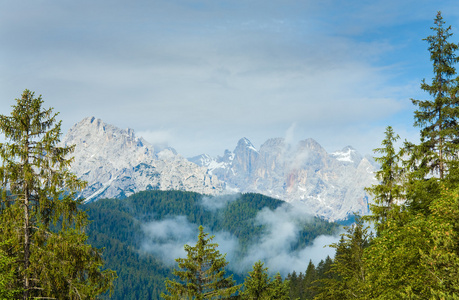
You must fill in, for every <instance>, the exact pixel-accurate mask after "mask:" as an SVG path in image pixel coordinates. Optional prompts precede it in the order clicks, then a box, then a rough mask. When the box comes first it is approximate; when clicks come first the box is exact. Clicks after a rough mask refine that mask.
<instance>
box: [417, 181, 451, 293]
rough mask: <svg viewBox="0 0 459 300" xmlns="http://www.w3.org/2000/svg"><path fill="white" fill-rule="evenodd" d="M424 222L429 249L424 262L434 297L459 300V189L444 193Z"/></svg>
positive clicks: (422, 258)
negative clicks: (458, 299) (427, 232)
mask: <svg viewBox="0 0 459 300" xmlns="http://www.w3.org/2000/svg"><path fill="white" fill-rule="evenodd" d="M431 207H432V209H431V210H432V214H431V215H430V216H429V217H428V218H427V219H425V224H424V226H425V227H426V228H429V237H430V238H429V240H428V243H429V247H428V248H427V249H426V250H424V251H421V260H422V262H423V264H424V265H425V267H426V268H427V270H428V272H429V273H430V275H431V277H432V285H431V293H432V295H433V296H434V297H436V298H438V299H456V298H459V189H458V188H456V189H454V190H452V191H450V190H446V189H445V190H444V191H442V196H441V197H439V198H437V199H436V200H435V201H434V202H433V203H432V205H431Z"/></svg>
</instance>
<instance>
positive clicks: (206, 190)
mask: <svg viewBox="0 0 459 300" xmlns="http://www.w3.org/2000/svg"><path fill="white" fill-rule="evenodd" d="M61 143H62V144H63V145H67V146H68V145H75V152H74V153H73V156H74V162H73V163H72V165H71V170H72V172H73V173H75V174H76V175H77V176H78V177H79V178H81V179H83V180H85V181H87V182H88V186H87V188H86V189H85V190H84V191H83V193H82V196H83V197H85V198H86V201H93V200H96V199H99V198H123V197H127V196H129V195H131V194H133V193H135V192H138V191H142V190H185V191H194V192H198V193H203V194H209V195H215V194H219V193H221V192H222V191H223V186H222V184H221V182H220V181H219V180H218V179H217V177H216V176H214V175H212V174H209V173H208V171H207V169H206V168H203V167H199V166H198V165H196V164H194V163H192V162H190V161H188V160H187V159H185V158H183V157H182V156H180V155H177V153H176V152H175V150H174V149H172V148H167V149H163V150H161V151H156V150H155V149H154V147H153V146H152V145H150V144H149V143H148V142H146V141H145V140H143V139H142V138H138V137H136V136H135V134H134V131H133V130H132V129H125V130H123V129H119V128H117V127H115V126H113V125H110V124H106V123H104V122H103V121H102V120H100V119H96V118H94V117H89V118H85V119H84V120H82V121H81V122H79V123H77V124H75V125H74V126H73V127H72V128H71V129H70V130H69V132H68V133H67V134H66V135H65V137H64V138H63V140H62V141H61Z"/></svg>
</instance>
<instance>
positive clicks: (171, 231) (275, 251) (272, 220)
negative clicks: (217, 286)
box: [141, 197, 339, 276]
mask: <svg viewBox="0 0 459 300" xmlns="http://www.w3.org/2000/svg"><path fill="white" fill-rule="evenodd" d="M218 198H221V197H218ZM222 199H223V200H222ZM222 199H220V201H218V202H216V201H214V200H215V198H209V199H206V198H205V197H204V199H203V203H202V204H203V205H204V206H205V207H206V208H207V209H209V210H215V209H219V208H222V207H224V205H227V204H228V203H229V202H230V201H233V200H234V199H233V198H231V197H227V198H225V197H223V198H222ZM255 220H256V222H257V223H258V224H260V225H265V229H266V230H265V234H264V235H262V237H261V239H260V240H259V242H258V243H256V244H251V245H249V247H248V250H247V251H246V253H245V255H241V248H240V243H239V241H238V239H237V238H236V237H235V236H234V235H232V234H230V233H229V232H210V231H209V230H208V229H206V228H204V231H205V232H207V233H209V234H210V235H214V236H215V238H214V240H213V241H214V242H215V243H217V244H218V245H219V247H218V250H219V251H220V253H222V254H225V253H226V260H227V261H228V262H229V265H228V267H227V268H228V269H230V270H232V271H234V272H237V273H242V274H244V273H247V272H248V271H251V269H252V266H253V264H254V263H255V262H256V261H258V260H261V261H262V262H264V263H265V266H266V267H268V271H269V273H271V274H275V273H277V272H279V273H280V274H281V275H282V276H286V275H287V274H288V273H291V272H293V271H296V272H305V270H306V268H307V266H308V263H309V260H312V262H313V263H314V264H315V265H317V264H318V263H319V262H320V261H321V260H323V259H325V258H326V257H327V255H329V256H330V257H333V256H334V255H335V249H334V248H330V247H327V245H330V244H332V243H337V242H338V241H339V233H337V234H336V235H332V236H329V235H322V236H319V237H317V238H316V239H315V240H314V241H313V242H312V245H310V246H307V247H303V248H300V249H296V250H292V246H293V245H294V244H295V243H296V242H297V240H298V238H299V233H300V231H301V228H302V224H303V225H304V224H305V223H306V222H312V220H313V217H312V216H310V215H309V214H308V210H307V207H306V206H305V205H302V204H298V205H291V204H288V205H287V204H286V205H283V206H280V207H278V208H277V209H275V210H270V209H267V208H265V209H263V210H261V211H260V212H259V213H258V214H257V216H256V219H255ZM142 230H143V232H144V234H145V237H146V238H145V240H144V241H143V243H142V247H141V250H143V251H146V252H149V253H152V254H155V255H157V256H158V257H160V258H161V259H162V260H163V261H164V263H166V264H167V265H169V266H173V265H175V259H176V258H179V257H182V258H184V257H186V252H185V250H184V248H183V246H184V245H185V244H188V245H190V246H194V245H195V244H196V241H197V236H198V226H197V225H196V224H192V223H190V222H188V220H187V219H186V217H184V216H176V217H173V218H169V219H166V220H161V221H154V222H149V223H146V224H143V226H142Z"/></svg>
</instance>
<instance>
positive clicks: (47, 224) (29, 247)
mask: <svg viewBox="0 0 459 300" xmlns="http://www.w3.org/2000/svg"><path fill="white" fill-rule="evenodd" d="M42 104H43V100H42V99H41V96H40V97H38V98H34V93H32V92H30V91H28V90H25V91H24V93H23V94H22V97H21V98H20V99H16V105H13V111H12V113H11V116H4V115H0V132H1V133H3V134H4V136H5V138H6V140H7V141H9V143H2V144H0V157H1V160H2V165H1V167H0V180H1V189H2V198H1V203H0V224H2V226H1V228H0V241H1V242H2V248H4V247H5V244H3V242H4V241H7V240H8V241H10V242H9V243H8V245H9V247H7V248H6V249H5V248H4V249H3V251H6V253H7V255H8V259H7V261H6V263H7V264H9V265H10V268H11V266H12V267H13V268H14V269H15V272H17V273H15V275H17V276H15V278H14V279H13V280H12V282H10V283H9V286H8V289H10V292H12V293H14V292H15V291H17V290H19V289H22V291H23V298H24V299H28V298H29V297H54V298H59V299H81V298H84V299H93V298H94V297H96V296H97V295H98V294H99V293H101V292H105V291H107V290H108V289H109V288H110V286H111V284H112V282H113V279H114V277H115V274H114V272H112V271H109V270H107V271H101V266H102V264H103V261H102V259H101V256H100V251H99V250H97V249H94V248H92V247H91V246H89V245H87V244H86V243H85V242H86V235H85V234H84V228H85V226H86V225H87V216H86V214H85V213H84V212H82V211H81V210H79V209H78V205H79V204H80V203H81V200H75V198H76V197H75V196H76V192H77V191H79V190H80V189H81V188H82V187H83V186H84V183H83V182H81V181H79V180H78V179H77V178H76V177H75V175H73V174H72V173H70V172H69V170H68V167H69V165H70V162H71V159H70V158H69V155H70V154H71V152H72V151H73V147H59V146H57V145H58V143H59V136H60V134H61V130H60V124H61V122H58V123H56V115H57V114H55V113H53V112H52V109H51V108H50V109H43V108H42ZM7 191H8V192H7ZM7 274H8V273H7Z"/></svg>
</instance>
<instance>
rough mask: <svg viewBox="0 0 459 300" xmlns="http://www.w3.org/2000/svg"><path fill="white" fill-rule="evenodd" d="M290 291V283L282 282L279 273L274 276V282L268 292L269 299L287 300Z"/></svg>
mask: <svg viewBox="0 0 459 300" xmlns="http://www.w3.org/2000/svg"><path fill="white" fill-rule="evenodd" d="M289 290H290V282H289V281H288V280H282V277H281V275H280V274H279V273H277V274H276V276H274V280H273V281H272V283H271V287H270V291H269V294H270V296H269V299H272V300H274V299H278V300H288V299H290V298H289Z"/></svg>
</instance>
